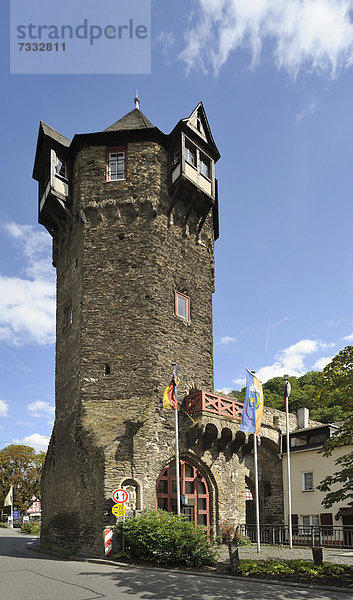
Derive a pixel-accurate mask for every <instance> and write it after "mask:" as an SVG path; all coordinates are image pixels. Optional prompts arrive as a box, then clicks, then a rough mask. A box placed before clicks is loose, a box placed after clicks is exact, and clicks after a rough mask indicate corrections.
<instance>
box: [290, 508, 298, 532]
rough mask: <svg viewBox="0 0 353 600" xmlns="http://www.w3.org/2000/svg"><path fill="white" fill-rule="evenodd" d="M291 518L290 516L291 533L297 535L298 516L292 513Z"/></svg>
mask: <svg viewBox="0 0 353 600" xmlns="http://www.w3.org/2000/svg"><path fill="white" fill-rule="evenodd" d="M291 516H292V528H293V533H295V534H297V533H298V515H296V514H293V513H292V515H291Z"/></svg>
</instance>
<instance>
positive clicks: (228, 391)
mask: <svg viewBox="0 0 353 600" xmlns="http://www.w3.org/2000/svg"><path fill="white" fill-rule="evenodd" d="M217 391H218V392H219V393H220V394H226V395H227V394H230V392H231V391H232V388H230V387H224V388H221V389H220V390H217Z"/></svg>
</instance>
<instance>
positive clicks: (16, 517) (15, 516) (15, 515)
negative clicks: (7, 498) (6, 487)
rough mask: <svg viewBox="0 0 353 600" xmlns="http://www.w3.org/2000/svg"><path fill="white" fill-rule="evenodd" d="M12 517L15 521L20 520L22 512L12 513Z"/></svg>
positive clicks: (15, 511)
mask: <svg viewBox="0 0 353 600" xmlns="http://www.w3.org/2000/svg"><path fill="white" fill-rule="evenodd" d="M12 516H13V518H14V519H19V518H20V511H19V510H14V511H12Z"/></svg>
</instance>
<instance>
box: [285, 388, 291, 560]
mask: <svg viewBox="0 0 353 600" xmlns="http://www.w3.org/2000/svg"><path fill="white" fill-rule="evenodd" d="M289 394H290V383H289V381H288V380H287V379H286V380H285V386H284V398H285V403H286V440H287V484H288V493H287V495H288V542H289V548H293V532H292V485H291V464H290V439H289V408H288V404H289Z"/></svg>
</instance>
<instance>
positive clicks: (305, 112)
mask: <svg viewBox="0 0 353 600" xmlns="http://www.w3.org/2000/svg"><path fill="white" fill-rule="evenodd" d="M315 108H316V103H315V102H311V103H310V104H308V105H307V106H305V107H304V108H303V109H302V110H301V111H300V113H297V114H296V115H295V119H296V121H297V123H300V121H302V120H303V119H305V117H310V115H312V114H313V113H314V111H315Z"/></svg>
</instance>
